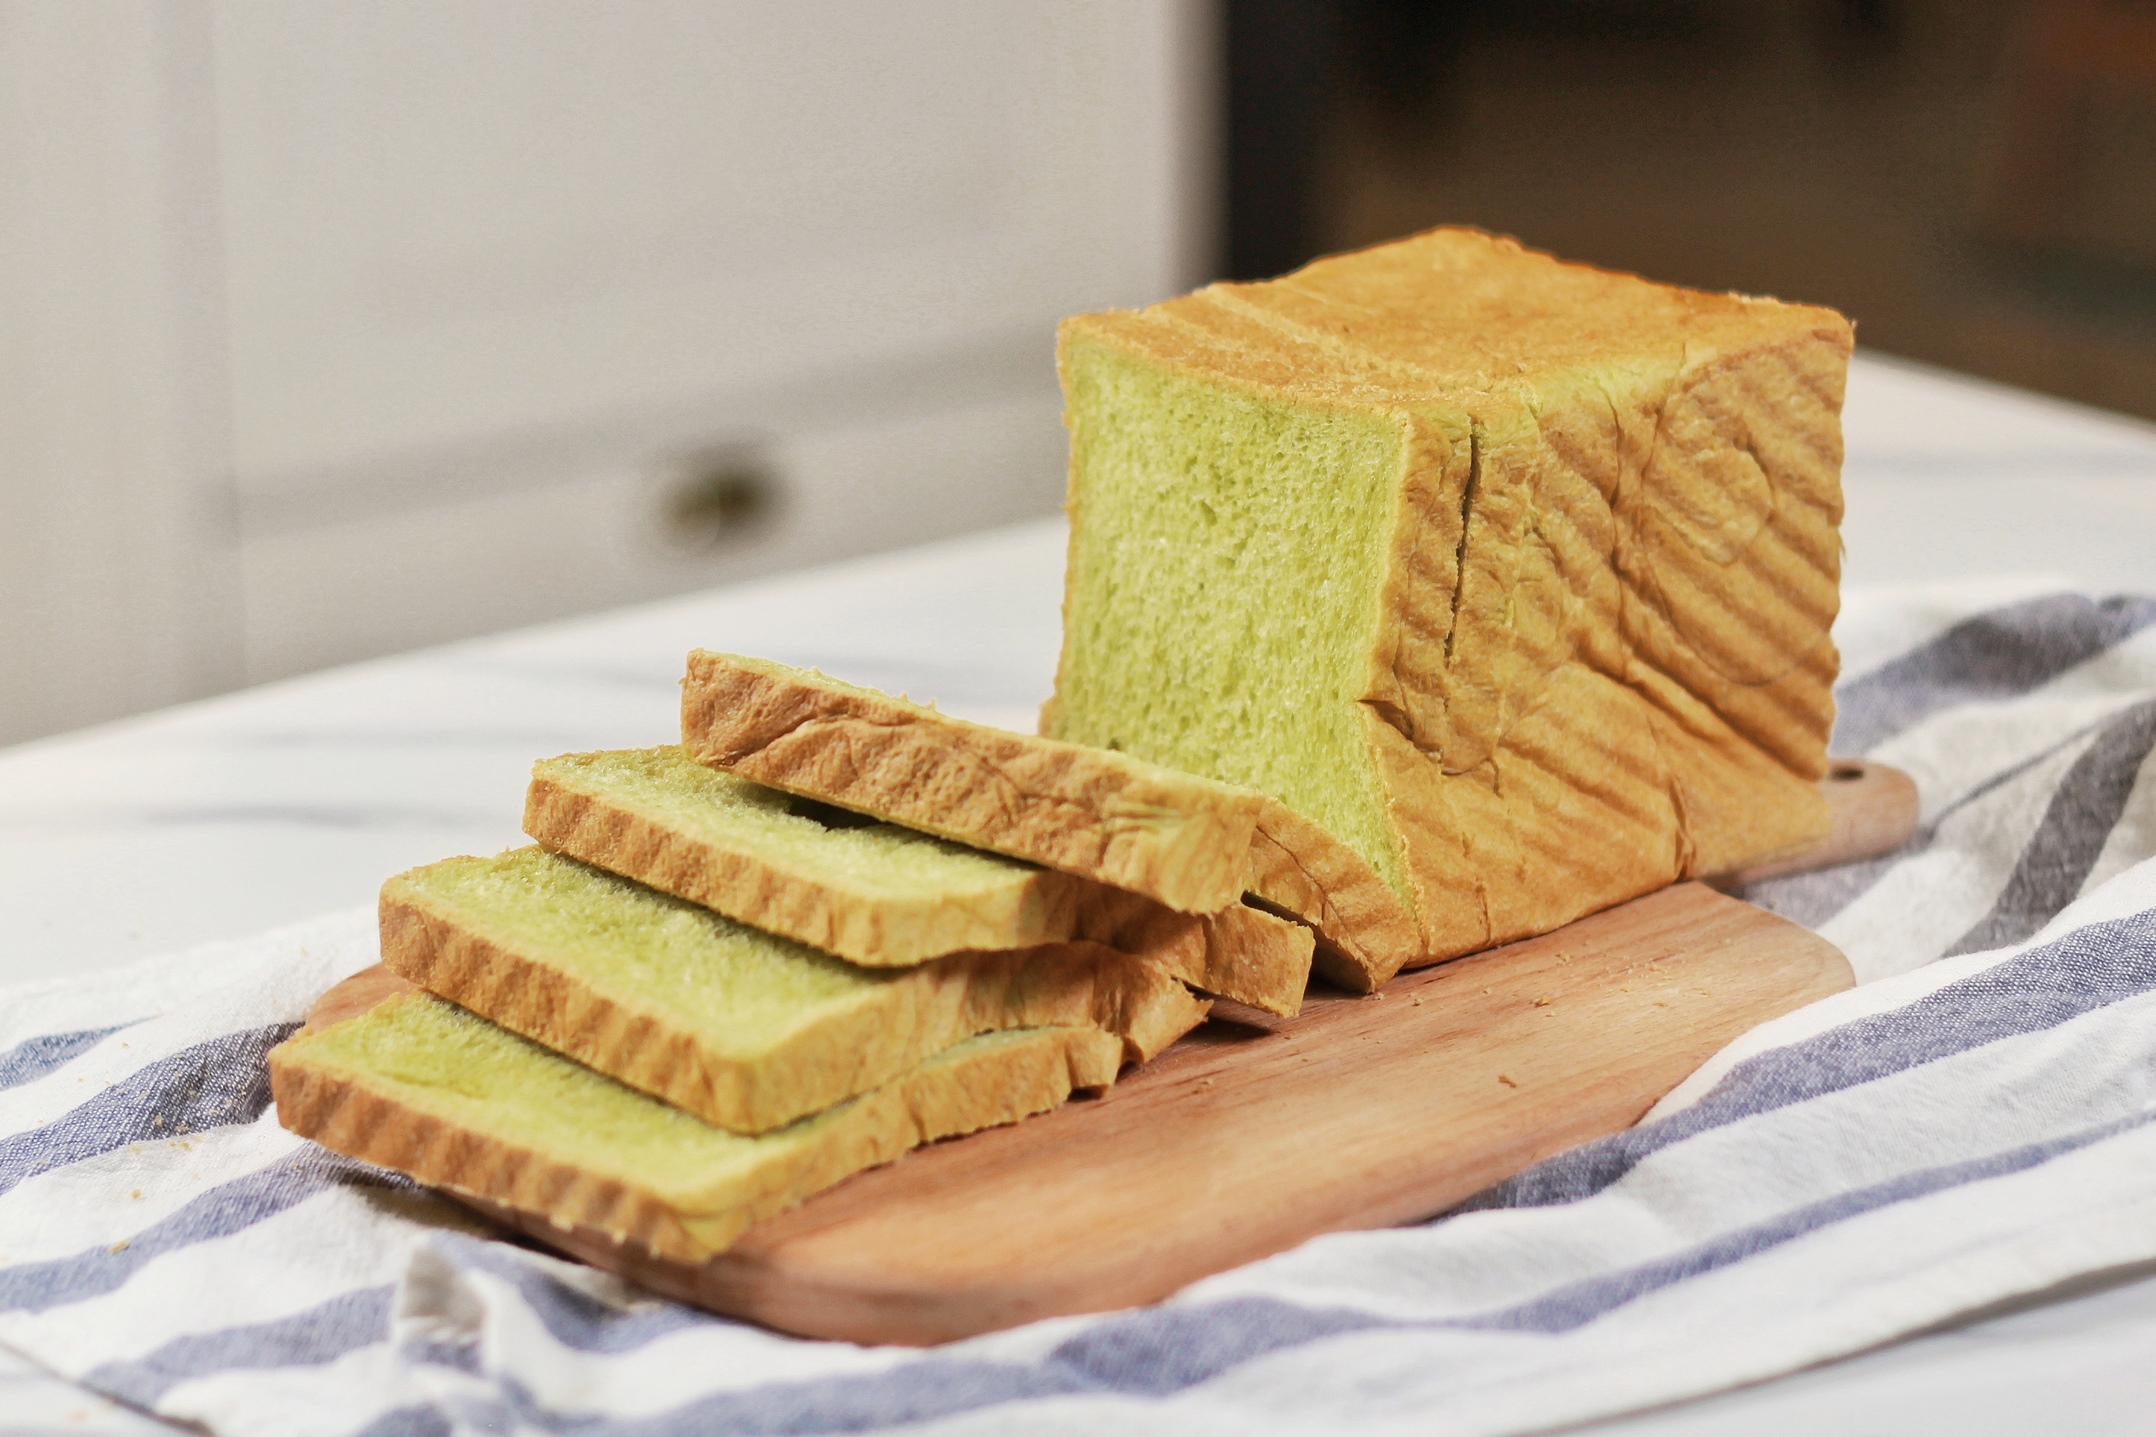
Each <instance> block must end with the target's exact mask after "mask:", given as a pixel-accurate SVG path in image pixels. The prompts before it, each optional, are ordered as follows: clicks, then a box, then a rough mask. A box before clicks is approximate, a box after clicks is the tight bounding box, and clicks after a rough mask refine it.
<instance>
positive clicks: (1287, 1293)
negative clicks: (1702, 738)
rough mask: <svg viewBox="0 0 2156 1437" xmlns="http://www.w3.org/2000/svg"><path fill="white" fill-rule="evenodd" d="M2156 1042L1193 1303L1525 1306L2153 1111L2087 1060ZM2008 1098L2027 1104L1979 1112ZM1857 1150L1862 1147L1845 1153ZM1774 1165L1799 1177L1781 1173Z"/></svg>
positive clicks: (1224, 1281)
mask: <svg viewBox="0 0 2156 1437" xmlns="http://www.w3.org/2000/svg"><path fill="white" fill-rule="evenodd" d="M2152 1030H2156V994H2146V995H2143V996H2142V997H2140V998H2137V999H2133V1000H2130V1001H2127V1002H2121V1003H2115V1004H2112V1005H2109V1006H2107V1007H2104V1008H2099V1009H2096V1010H2095V1011H2093V1012H2090V1013H2088V1014H2085V1015H2083V1016H2082V1017H2080V1018H2077V1019H2075V1020H2073V1021H2072V1022H2069V1023H2064V1024H2061V1025H2059V1026H2057V1027H2054V1028H2049V1029H2045V1030H2042V1031H2039V1032H2036V1033H2031V1034H2026V1035H2023V1036H2020V1037H2017V1038H2014V1039H2011V1040H2008V1041H2003V1042H1998V1043H1992V1044H1987V1045H1985V1046H1982V1047H1977V1048H1972V1049H1969V1050H1966V1051H1964V1052H1961V1053H1957V1054H1955V1055H1953V1056H1952V1057H1949V1058H1944V1059H1940V1060H1937V1061H1934V1062H1931V1063H1927V1064H1924V1065H1923V1066H1921V1067H1919V1068H1915V1069H1909V1070H1905V1071H1903V1072H1900V1073H1897V1074H1895V1075H1893V1076H1892V1077H1889V1078H1883V1079H1880V1080H1879V1081H1877V1082H1874V1083H1869V1084H1864V1085H1861V1086H1858V1087H1853V1088H1848V1089H1844V1090H1841V1091H1839V1092H1834V1093H1829V1094H1826V1095H1824V1096H1821V1097H1818V1098H1813V1099H1811V1100H1809V1101H1806V1102H1802V1103H1798V1104H1794V1105H1792V1106H1789V1107H1785V1108H1778V1109H1775V1110H1773V1111H1771V1112H1768V1113H1765V1114H1762V1115H1760V1116H1758V1117H1754V1118H1748V1119H1745V1120H1743V1121H1740V1122H1737V1123H1732V1124H1729V1125H1727V1126H1724V1127H1718V1128H1713V1129H1710V1130H1708V1131H1707V1132H1704V1133H1701V1134H1698V1135H1696V1136H1694V1137H1691V1138H1689V1139H1686V1140H1685V1141H1683V1142H1681V1143H1678V1144H1676V1145H1674V1146H1672V1147H1669V1148H1665V1149H1662V1150H1661V1151H1659V1152H1657V1153H1655V1154H1653V1155H1652V1156H1650V1157H1648V1158H1647V1159H1646V1160H1645V1161H1643V1162H1641V1163H1640V1164H1639V1165H1638V1166H1637V1167H1635V1168H1634V1169H1633V1170H1632V1171H1631V1172H1629V1173H1627V1174H1626V1175H1625V1176H1624V1177H1623V1178H1622V1179H1620V1180H1619V1181H1618V1182H1616V1183H1615V1184H1613V1185H1611V1186H1610V1187H1609V1188H1606V1189H1604V1190H1603V1191H1602V1192H1600V1193H1598V1194H1596V1195H1595V1196H1593V1197H1591V1198H1587V1199H1585V1200H1584V1201H1580V1202H1576V1203H1570V1204H1565V1205H1563V1206H1559V1207H1553V1208H1511V1209H1496V1210H1487V1211H1480V1212H1471V1213H1465V1214H1463V1215H1461V1216H1459V1217H1457V1218H1454V1219H1453V1220H1452V1221H1450V1222H1449V1223H1447V1224H1445V1225H1444V1227H1443V1229H1442V1232H1443V1236H1442V1239H1441V1240H1440V1241H1433V1240H1432V1239H1431V1238H1430V1236H1429V1235H1427V1234H1424V1233H1420V1232H1402V1233H1396V1234H1384V1235H1380V1236H1366V1235H1363V1234H1352V1235H1340V1236H1334V1237H1326V1238H1320V1239H1317V1240H1316V1241H1314V1242H1311V1243H1307V1244H1305V1245H1304V1246H1303V1247H1300V1248H1298V1249H1296V1250H1295V1251H1294V1252H1293V1253H1291V1254H1288V1255H1286V1256H1283V1257H1279V1258H1274V1259H1271V1260H1270V1261H1268V1262H1264V1263H1258V1264H1254V1265H1252V1266H1250V1267H1246V1268H1243V1269H1240V1270H1238V1271H1237V1272H1235V1273H1231V1274H1228V1275H1226V1276H1224V1277H1220V1278H1215V1279H1211V1280H1210V1281H1208V1282H1206V1283H1201V1284H1199V1285H1198V1286H1196V1287H1194V1288H1193V1289H1191V1290H1190V1292H1189V1293H1188V1294H1187V1297H1188V1299H1189V1300H1192V1301H1203V1300H1208V1299H1214V1298H1218V1297H1222V1296H1228V1295H1263V1296H1271V1297H1279V1298H1283V1299H1286V1300H1289V1301H1293V1302H1297V1303H1301V1304H1304V1305H1306V1306H1312V1307H1330V1306H1342V1307H1352V1308H1354V1309H1356V1310H1358V1311H1366V1312H1373V1313H1381V1314H1385V1315H1388V1316H1395V1317H1403V1318H1405V1317H1416V1318H1427V1317H1458V1316H1468V1315H1473V1314H1477V1313H1481V1312H1484V1311H1487V1310H1490V1309H1493V1308H1502V1307H1506V1306H1510V1305H1513V1304H1517V1303H1522V1302H1527V1301H1529V1300H1532V1299H1533V1298H1536V1297H1538V1296H1540V1295H1542V1294H1544V1293H1546V1292H1549V1291H1551V1290H1553V1289H1556V1288H1560V1287H1562V1286H1564V1285H1565V1284H1568V1283H1572V1282H1578V1281H1582V1280H1586V1279H1588V1278H1591V1277H1593V1276H1595V1275H1596V1274H1597V1273H1601V1272H1606V1271H1609V1270H1612V1269H1621V1268H1630V1267H1634V1266H1638V1265H1641V1264H1644V1263H1648V1262H1652V1261H1655V1260H1657V1259H1660V1258H1663V1257H1667V1256H1669V1255H1670V1254H1673V1253H1677V1252H1681V1251H1683V1250H1685V1249H1687V1248H1690V1247H1693V1246H1696V1245H1698V1244H1701V1243H1704V1242H1708V1241H1711V1240H1713V1239H1715V1238H1718V1237H1721V1236H1724V1235H1726V1234H1728V1233H1730V1232H1733V1231H1737V1230H1740V1229H1743V1228H1746V1227H1749V1226H1751V1225H1753V1224H1755V1223H1759V1222H1763V1221H1766V1220H1768V1219H1771V1218H1773V1217H1776V1216H1778V1215H1781V1214H1784V1213H1788V1212H1792V1211H1796V1210H1798V1209H1802V1208H1804V1207H1807V1206H1809V1205H1811V1204H1813V1203H1817V1202H1821V1201H1823V1200H1825V1199H1828V1198H1831V1197H1833V1196H1834V1195H1836V1194H1837V1193H1843V1192H1850V1191H1855V1190H1858V1189H1862V1188H1868V1187H1871V1186H1873V1185H1875V1184H1879V1183H1884V1182H1887V1181H1889V1180H1891V1179H1892V1178H1894V1177H1896V1176H1897V1175H1899V1174H1902V1173H1905V1172H1911V1171H1923V1170H1926V1169H1931V1168H1941V1167H1946V1166H1949V1165H1952V1164H1955V1163H1961V1162H1967V1161H1970V1160H1973V1159H1978V1158H1983V1157H1987V1156H1990V1155H1992V1154H1994V1153H1999V1152H2003V1151H2008V1150H2011V1149H2014V1148H2017V1147H2020V1146H2023V1145H2025V1144H2029V1143H2034V1142H2038V1141H2041V1140H2042V1139H2044V1138H2045V1137H2046V1136H2048V1135H2050V1134H2053V1133H2057V1132H2065V1131H2072V1130H2074V1129H2077V1128H2084V1127H2091V1126H2094V1125H2097V1124H2100V1123H2103V1122H2106V1121H2113V1120H2118V1119H2122V1118H2129V1117H2132V1116H2135V1115H2137V1114H2140V1113H2142V1112H2145V1111H2148V1110H2149V1109H2150V1108H2151V1106H2152V1105H2156V1071H2152V1070H2151V1069H2150V1068H2149V1067H2148V1066H2146V1065H2142V1066H2135V1065H2133V1064H2095V1063H2091V1062H2089V1061H2087V1059H2086V1055H2087V1054H2089V1053H2091V1052H2099V1053H2101V1052H2115V1053H2135V1052H2137V1050H2138V1049H2139V1047H2140V1045H2141V1044H2142V1043H2143V1042H2145V1035H2146V1034H2147V1033H2149V1032H2150V1031H2152ZM2007 1093H2012V1094H2015V1095H2016V1096H2017V1098H2018V1099H2019V1101H2017V1102H2014V1103H2011V1104H2006V1103H1995V1102H1987V1101H1978V1100H1980V1099H1984V1098H1986V1097H1987V1096H1989V1095H1999V1094H2007ZM1881 1115H1885V1116H1884V1117H1883V1118H1882V1116H1881ZM1852 1133H1856V1134H1861V1141H1856V1142H1850V1141H1848V1140H1847V1139H1848V1136H1849V1135H1850V1134H1852ZM1776 1153H1780V1154H1783V1155H1786V1156H1788V1157H1792V1158H1795V1159H1796V1160H1795V1161H1786V1162H1782V1163H1775V1162H1773V1161H1772V1159H1773V1157H1774V1155H1775V1154H1776ZM1755 1260H1756V1259H1755ZM1433 1261H1437V1262H1441V1263H1442V1264H1443V1265H1444V1268H1445V1270H1446V1272H1447V1273H1448V1279H1447V1281H1446V1285H1445V1300H1444V1301H1443V1302H1442V1303H1433V1302H1431V1301H1430V1299H1429V1297H1428V1296H1427V1285H1428V1272H1427V1271H1426V1270H1424V1269H1426V1268H1427V1267H1428V1265H1429V1264H1430V1263H1432V1262H1433ZM1460 1274H1472V1275H1473V1277H1472V1278H1471V1279H1467V1278H1463V1277H1462V1276H1460Z"/></svg>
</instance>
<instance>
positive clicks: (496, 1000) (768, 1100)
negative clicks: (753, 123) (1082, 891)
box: [381, 848, 1207, 1133]
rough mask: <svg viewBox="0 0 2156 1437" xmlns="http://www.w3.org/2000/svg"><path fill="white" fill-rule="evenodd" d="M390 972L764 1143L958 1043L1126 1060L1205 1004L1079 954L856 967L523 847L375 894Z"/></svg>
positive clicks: (458, 861) (1093, 950)
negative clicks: (1035, 1033) (1107, 1036)
mask: <svg viewBox="0 0 2156 1437" xmlns="http://www.w3.org/2000/svg"><path fill="white" fill-rule="evenodd" d="M381 916H382V961H383V963H384V964H385V965H386V966H387V967H388V968H389V969H390V970H391V971H392V972H394V973H396V974H397V975H399V976H400V977H403V978H406V979H409V980H410V981H412V982H414V983H417V984H419V985H420V986H421V987H423V988H425V989H427V990H428V991H430V992H433V993H437V994H439V995H441V996H442V997H445V998H448V999H450V1000H452V1001H453V1002H455V1003H457V1004H459V1005H461V1006H463V1007H465V1008H468V1009H470V1010H471V1011H473V1012H474V1013H478V1014H480V1015H481V1016H483V1017H486V1018H490V1019H492V1020H493V1021H495V1022H497V1023H499V1024H501V1025H502V1026H503V1027H505V1028H508V1029H510V1030H511V1031H513V1032H516V1033H519V1034H522V1035H524V1036H525V1037H528V1038H531V1039H533V1040H534V1041H536V1042H539V1043H543V1044H545V1045H546V1046H547V1047H549V1048H552V1049H555V1050H556V1051H558V1052H561V1053H564V1054H567V1055H568V1056H569V1057H572V1058H575V1059H576V1060H577V1061H579V1062H581V1063H584V1064H586V1065H587V1066H589V1067H592V1068H595V1069H597V1070H598V1071H600V1072H602V1073H606V1074H608V1075H609V1076H611V1077H614V1078H618V1079H620V1080H621V1081H622V1082H624V1083H627V1084H629V1085H630V1086H632V1087H635V1088H638V1089H641V1090H643V1091H645V1092H648V1093H652V1094H655V1095H657V1096H658V1097H660V1098H663V1099H665V1100H666V1101H667V1102H669V1103H672V1104H673V1105H675V1106H676V1107H680V1108H682V1109H685V1110H686V1111H688V1112H691V1113H694V1114H696V1115H697V1116H698V1117H700V1118H702V1119H704V1120H705V1121H707V1122H711V1123H715V1124H717V1125H719V1126H721V1127H724V1128H729V1129H732V1130H734V1131H736V1132H743V1133H760V1132H766V1131H769V1130H771V1129H773V1128H778V1127H782V1126H784V1125H786V1124H788V1123H791V1122H793V1121H795V1120H796V1119H798V1118H801V1117H802V1116H804V1115H806V1114H809V1113H814V1112H819V1111H821V1110H823V1109H825V1108H828V1107H830V1106H831V1105H832V1104H834V1103H839V1102H843V1101H845V1100H846V1099H848V1098H851V1097H853V1096H855V1095H856V1094H859V1093H862V1092H866V1091H867V1090H868V1089H870V1088H873V1087H875V1086H876V1085H878V1084H880V1083H884V1082H887V1081H889V1080H890V1079H892V1078H894V1077H895V1076H897V1075H898V1074H900V1073H902V1072H904V1071H905V1070H906V1069H908V1068H910V1067H912V1066H913V1065H915V1064H917V1063H919V1062H922V1061H924V1060H925V1059H927V1058H929V1057H931V1056H933V1055H934V1054H935V1053H937V1052H939V1051H941V1050H943V1049H945V1048H949V1047H951V1046H953V1045H955V1044H957V1043H960V1042H963V1041H965V1040H966V1039H968V1038H971V1037H973V1036H975V1035H976V1034H980V1033H985V1032H991V1031H998V1030H1004V1029H1011V1028H1026V1027H1080V1026H1086V1027H1095V1028H1099V1029H1101V1030H1103V1031H1106V1032H1109V1033H1112V1034H1114V1035H1115V1036H1116V1037H1117V1038H1118V1039H1119V1041H1120V1042H1121V1043H1122V1044H1123V1048H1124V1051H1125V1052H1126V1053H1127V1055H1128V1056H1129V1057H1131V1058H1132V1059H1133V1060H1136V1061H1143V1060H1145V1059H1146V1058H1149V1057H1151V1056H1152V1055H1153V1054H1154V1053H1157V1052H1158V1051H1160V1049H1162V1048H1164V1047H1166V1046H1167V1045H1168V1044H1169V1043H1171V1042H1173V1041H1175V1039H1177V1038H1179V1037H1181V1036H1182V1035H1183V1034H1184V1033H1186V1032H1188V1031H1190V1029H1191V1028H1193V1027H1195V1026H1197V1024H1198V1023H1199V1022H1201V1021H1202V1020H1203V1019H1204V1017H1205V1013H1206V1008H1207V1005H1206V1004H1205V1003H1204V1002H1202V1001H1200V1000H1199V999H1197V998H1196V997H1194V996H1193V995H1192V994H1191V993H1190V991H1189V990H1188V989H1187V988H1185V987H1184V986H1183V984H1182V983H1181V982H1180V981H1178V980H1177V979H1175V978H1174V977H1172V976H1171V975H1169V974H1167V973H1164V972H1162V971H1160V970H1159V969H1158V968H1155V967H1153V966H1151V965H1148V964H1147V963H1145V962H1143V961H1142V960H1140V959H1136V958H1132V957H1130V956H1129V955H1127V954H1121V953H1117V952H1114V951H1113V950H1111V949H1106V948H1102V947H1100V946H1099V945H1097V944H1090V943H1062V944H1048V945H1044V946H1041V947H1036V948H1030V949H1022V950H1017V951H1005V952H993V953H963V954H957V955H953V956H952V957H949V958H944V959H939V960H937V961H935V962H932V963H926V964H922V965H919V966H917V967H914V968H905V969H883V970H874V969H866V968H860V967H856V966H855V965H853V964H850V963H845V962H842V961H840V960H839V959H836V958H833V957H830V956H828V955H826V954H822V953H818V952H815V951H813V950H811V949H808V948H805V947H803V946H801V945H800V944H798V943H793V942H790V941H788V940H787V939H784V938H779V937H775V936H774V935H772V934H768V933H763V932H760V931H758V930H756V929H753V928H749V927H746V926H744V925H742V924H739V923H736V922H734V921H732V920H731V919H728V918H725V917H722V916H721V915H719V914H716V913H712V912H710V911H708V910H706V909H704V908H702V907H699V906H697V905H694V904H690V903H684V902H682V901H681V900H679V899H676V898H672V897H669V896H667V895H665V894H662V893H656V892H653V891H652V890H650V889H648V888H644V887H642V886H640V885H638V884H635V883H631V882H628V881H627V880H625V879H621V878H617V877H615V876H614V875H612V874H609V873H603V872H601V871H599V870H598V869H595V868H590V867H587V866H585V865H584V864H581V863H578V862H576V861H574V860H573V859H568V858H562V857H559V856H557V855H555V854H551V853H547V852H546V851H544V850H543V849H537V848H525V849H518V850H516V851H514V852H511V853H505V854H502V855H500V856H499V857H495V858H452V859H449V860H446V861H444V862H441V863H436V864H430V865H429V866H427V867H425V868H418V869H414V870H412V871H411V872H409V873H405V874H401V875H399V876H398V877H396V878H393V879H391V880H390V881H389V882H388V883H387V884H385V885H383V888H382V900H381Z"/></svg>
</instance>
